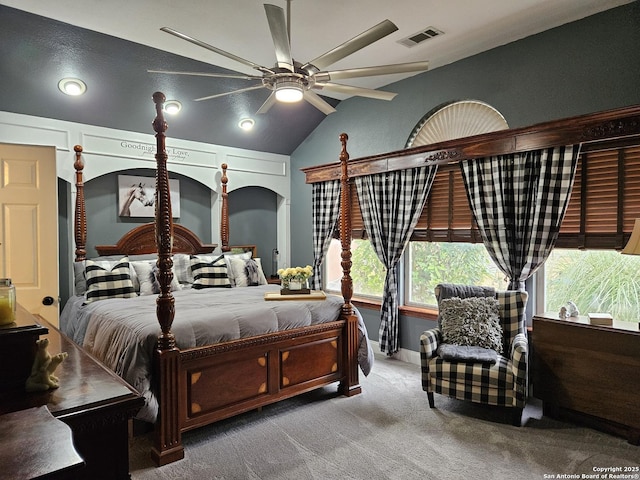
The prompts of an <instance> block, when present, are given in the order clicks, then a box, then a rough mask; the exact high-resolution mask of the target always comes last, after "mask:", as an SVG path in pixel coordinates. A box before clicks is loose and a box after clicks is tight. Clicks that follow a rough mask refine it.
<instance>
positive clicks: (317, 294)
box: [264, 290, 327, 300]
mask: <svg viewBox="0 0 640 480" xmlns="http://www.w3.org/2000/svg"><path fill="white" fill-rule="evenodd" d="M325 298H327V294H326V293H324V292H323V291H322V290H311V293H301V294H299V295H292V294H288V295H282V294H280V293H278V292H265V294H264V299H265V300H324V299H325Z"/></svg>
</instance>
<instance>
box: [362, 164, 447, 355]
mask: <svg viewBox="0 0 640 480" xmlns="http://www.w3.org/2000/svg"><path fill="white" fill-rule="evenodd" d="M436 171H437V166H432V167H417V168H413V169H407V170H398V171H394V172H387V173H381V174H376V175H365V176H361V177H356V178H355V179H354V180H355V185H356V189H357V193H358V199H359V203H360V210H361V212H362V219H363V222H364V227H365V229H366V231H367V234H368V235H369V239H370V241H371V245H372V246H373V249H374V250H375V252H376V254H377V256H378V258H379V259H380V261H381V262H382V263H383V265H384V266H385V267H386V269H387V273H386V276H385V280H384V291H383V294H382V307H381V310H380V315H381V318H380V331H379V335H380V337H379V341H380V349H381V351H383V352H387V355H392V354H394V353H396V352H397V351H398V300H397V295H398V272H397V265H398V260H399V259H400V256H401V255H402V252H403V251H404V248H405V247H406V245H407V243H408V242H409V238H410V237H411V233H412V232H413V229H414V228H415V226H416V223H417V221H418V218H419V217H420V212H422V209H423V208H424V204H425V202H426V200H427V197H428V196H429V190H430V189H431V185H432V183H433V179H434V177H435V174H436Z"/></svg>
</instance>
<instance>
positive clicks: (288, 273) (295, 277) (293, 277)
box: [278, 265, 313, 282]
mask: <svg viewBox="0 0 640 480" xmlns="http://www.w3.org/2000/svg"><path fill="white" fill-rule="evenodd" d="M311 275H313V268H312V267H311V265H307V266H306V267H289V268H281V269H280V270H278V276H279V277H280V279H281V280H282V281H283V282H304V281H305V280H307V279H308V278H309V277H310V276H311Z"/></svg>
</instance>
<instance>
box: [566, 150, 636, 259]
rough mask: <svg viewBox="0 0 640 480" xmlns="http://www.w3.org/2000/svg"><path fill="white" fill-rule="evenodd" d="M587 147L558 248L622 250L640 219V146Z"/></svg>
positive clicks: (578, 171) (579, 164)
mask: <svg viewBox="0 0 640 480" xmlns="http://www.w3.org/2000/svg"><path fill="white" fill-rule="evenodd" d="M595 147H597V145H596V146H594V147H592V148H584V147H583V151H582V153H581V155H580V158H579V159H578V168H577V171H576V178H575V181H574V185H573V190H572V192H571V199H570V201H569V206H568V208H567V212H566V214H565V218H564V220H563V222H562V226H561V227H560V235H559V236H558V241H557V242H556V247H557V248H580V249H621V248H623V247H624V245H625V243H626V242H627V240H628V239H629V236H630V234H631V230H633V224H634V221H635V219H636V218H640V147H637V146H636V147H621V148H609V149H606V148H603V147H598V149H596V148H595Z"/></svg>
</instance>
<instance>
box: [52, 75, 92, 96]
mask: <svg viewBox="0 0 640 480" xmlns="http://www.w3.org/2000/svg"><path fill="white" fill-rule="evenodd" d="M58 88H59V89H60V91H61V92H62V93H64V94H65V95H71V96H78V95H82V94H83V93H84V92H86V91H87V84H86V83H84V82H83V81H82V80H80V79H79V78H63V79H62V80H60V81H59V82H58Z"/></svg>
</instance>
